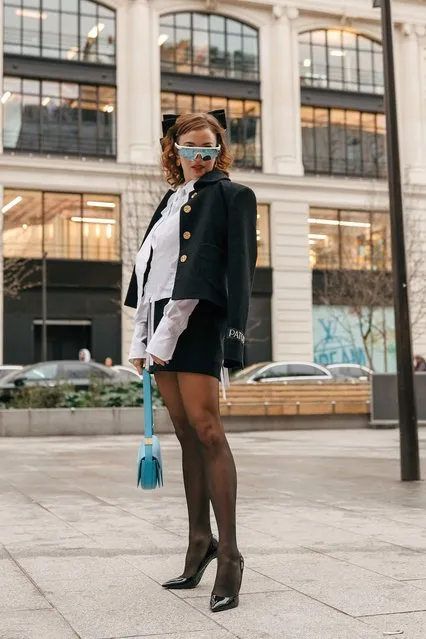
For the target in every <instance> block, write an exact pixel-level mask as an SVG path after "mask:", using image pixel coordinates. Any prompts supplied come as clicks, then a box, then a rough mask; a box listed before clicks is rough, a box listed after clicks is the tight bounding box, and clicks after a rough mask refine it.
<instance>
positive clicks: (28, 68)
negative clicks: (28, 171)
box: [1, 0, 116, 158]
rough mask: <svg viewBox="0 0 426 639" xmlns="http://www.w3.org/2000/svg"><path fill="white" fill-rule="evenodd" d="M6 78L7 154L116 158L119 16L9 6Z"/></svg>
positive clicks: (58, 1)
mask: <svg viewBox="0 0 426 639" xmlns="http://www.w3.org/2000/svg"><path fill="white" fill-rule="evenodd" d="M34 58H37V60H34ZM100 67H101V68H100ZM3 73H4V78H3V94H2V97H1V101H2V103H3V147H4V149H5V151H12V152H24V153H28V152H30V153H57V154H60V155H77V156H93V157H107V158H110V157H115V155H116V113H115V111H116V77H115V12H114V11H112V10H111V9H108V8H107V7H105V6H103V5H102V4H100V3H98V2H92V1H91V0H5V3H4V64H3Z"/></svg>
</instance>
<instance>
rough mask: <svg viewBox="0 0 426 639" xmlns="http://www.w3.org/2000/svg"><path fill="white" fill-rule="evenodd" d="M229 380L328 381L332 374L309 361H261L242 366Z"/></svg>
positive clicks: (270, 382)
mask: <svg viewBox="0 0 426 639" xmlns="http://www.w3.org/2000/svg"><path fill="white" fill-rule="evenodd" d="M231 381H232V383H235V384H255V383H257V382H260V383H262V384H265V383H266V384H276V383H288V382H330V381H333V376H332V374H331V372H330V371H328V370H327V369H326V368H324V367H323V366H320V365H319V364H313V363H311V362H261V363H259V364H252V365H251V366H248V367H247V368H243V370H241V371H239V372H238V373H236V374H235V375H234V376H233V377H232V380H231Z"/></svg>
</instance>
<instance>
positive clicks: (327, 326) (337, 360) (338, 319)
mask: <svg viewBox="0 0 426 639" xmlns="http://www.w3.org/2000/svg"><path fill="white" fill-rule="evenodd" d="M313 325H314V359H315V362H317V363H318V364H322V365H323V366H327V365H328V364H341V363H345V364H361V365H364V366H368V365H369V361H368V357H367V355H366V352H365V348H364V344H363V340H362V336H361V330H360V326H359V317H357V316H355V315H354V314H353V313H352V312H351V308H350V307H349V306H314V307H313ZM374 325H375V326H376V327H377V329H376V330H373V331H372V334H371V337H370V341H369V352H370V354H371V356H372V360H373V367H374V370H376V371H378V372H385V371H387V372H394V371H395V370H396V357H395V353H396V351H395V323H394V315H393V309H392V308H385V309H378V310H377V311H376V316H375V318H374ZM379 329H380V330H379Z"/></svg>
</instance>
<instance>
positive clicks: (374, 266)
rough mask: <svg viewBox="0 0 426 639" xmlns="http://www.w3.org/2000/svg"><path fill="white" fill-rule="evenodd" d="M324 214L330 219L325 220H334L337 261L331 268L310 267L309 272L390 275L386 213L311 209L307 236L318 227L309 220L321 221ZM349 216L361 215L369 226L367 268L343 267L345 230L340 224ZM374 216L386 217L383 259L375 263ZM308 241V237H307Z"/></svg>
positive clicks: (390, 246) (390, 264)
mask: <svg viewBox="0 0 426 639" xmlns="http://www.w3.org/2000/svg"><path fill="white" fill-rule="evenodd" d="M332 213H335V217H334V218H332V217H331V214H332ZM324 214H329V215H330V217H329V218H326V219H331V220H334V219H335V220H336V225H334V226H335V228H336V229H337V237H338V246H337V253H335V255H336V257H337V260H336V263H335V264H334V265H333V266H331V265H330V264H324V265H322V264H321V265H319V266H316V265H311V271H348V270H349V271H350V270H352V271H357V272H378V271H380V272H383V271H384V272H387V273H390V272H391V270H392V244H391V236H390V215H389V213H388V212H386V211H376V210H359V209H356V210H355V209H343V208H335V209H333V208H328V209H327V208H317V207H311V208H310V211H309V220H308V221H309V236H311V235H314V234H315V230H318V229H316V228H315V227H316V226H318V225H317V224H316V223H313V222H312V221H311V220H321V219H322V218H323V216H324ZM351 214H360V215H361V214H362V215H365V222H366V223H368V224H369V225H370V226H369V240H368V248H369V256H367V258H366V259H369V260H370V267H369V268H347V266H344V263H345V258H344V255H343V248H344V247H343V244H344V231H343V229H344V228H345V227H344V225H343V224H342V221H345V220H344V219H342V218H344V217H345V216H348V215H349V216H350V215H351ZM376 216H387V220H388V225H387V231H388V232H386V233H385V238H384V257H383V259H382V260H379V261H376V257H375V253H376V252H375V250H374V247H375V244H374V241H373V234H374V228H375V226H374V221H375V217H376ZM308 239H309V237H308Z"/></svg>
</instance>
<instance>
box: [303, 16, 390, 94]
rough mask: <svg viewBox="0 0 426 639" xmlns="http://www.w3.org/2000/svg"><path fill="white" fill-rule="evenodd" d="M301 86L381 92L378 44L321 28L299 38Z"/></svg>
mask: <svg viewBox="0 0 426 639" xmlns="http://www.w3.org/2000/svg"><path fill="white" fill-rule="evenodd" d="M299 58H300V59H299V64H300V79H301V83H302V86H306V87H314V88H320V89H333V90H339V91H354V92H357V93H358V92H362V93H378V94H383V87H384V79H383V51H382V45H381V44H379V43H378V42H375V41H374V40H371V39H369V38H366V37H365V36H363V35H359V34H357V33H354V32H352V31H341V30H336V29H321V30H318V31H308V32H306V33H302V34H301V35H300V37H299Z"/></svg>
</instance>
